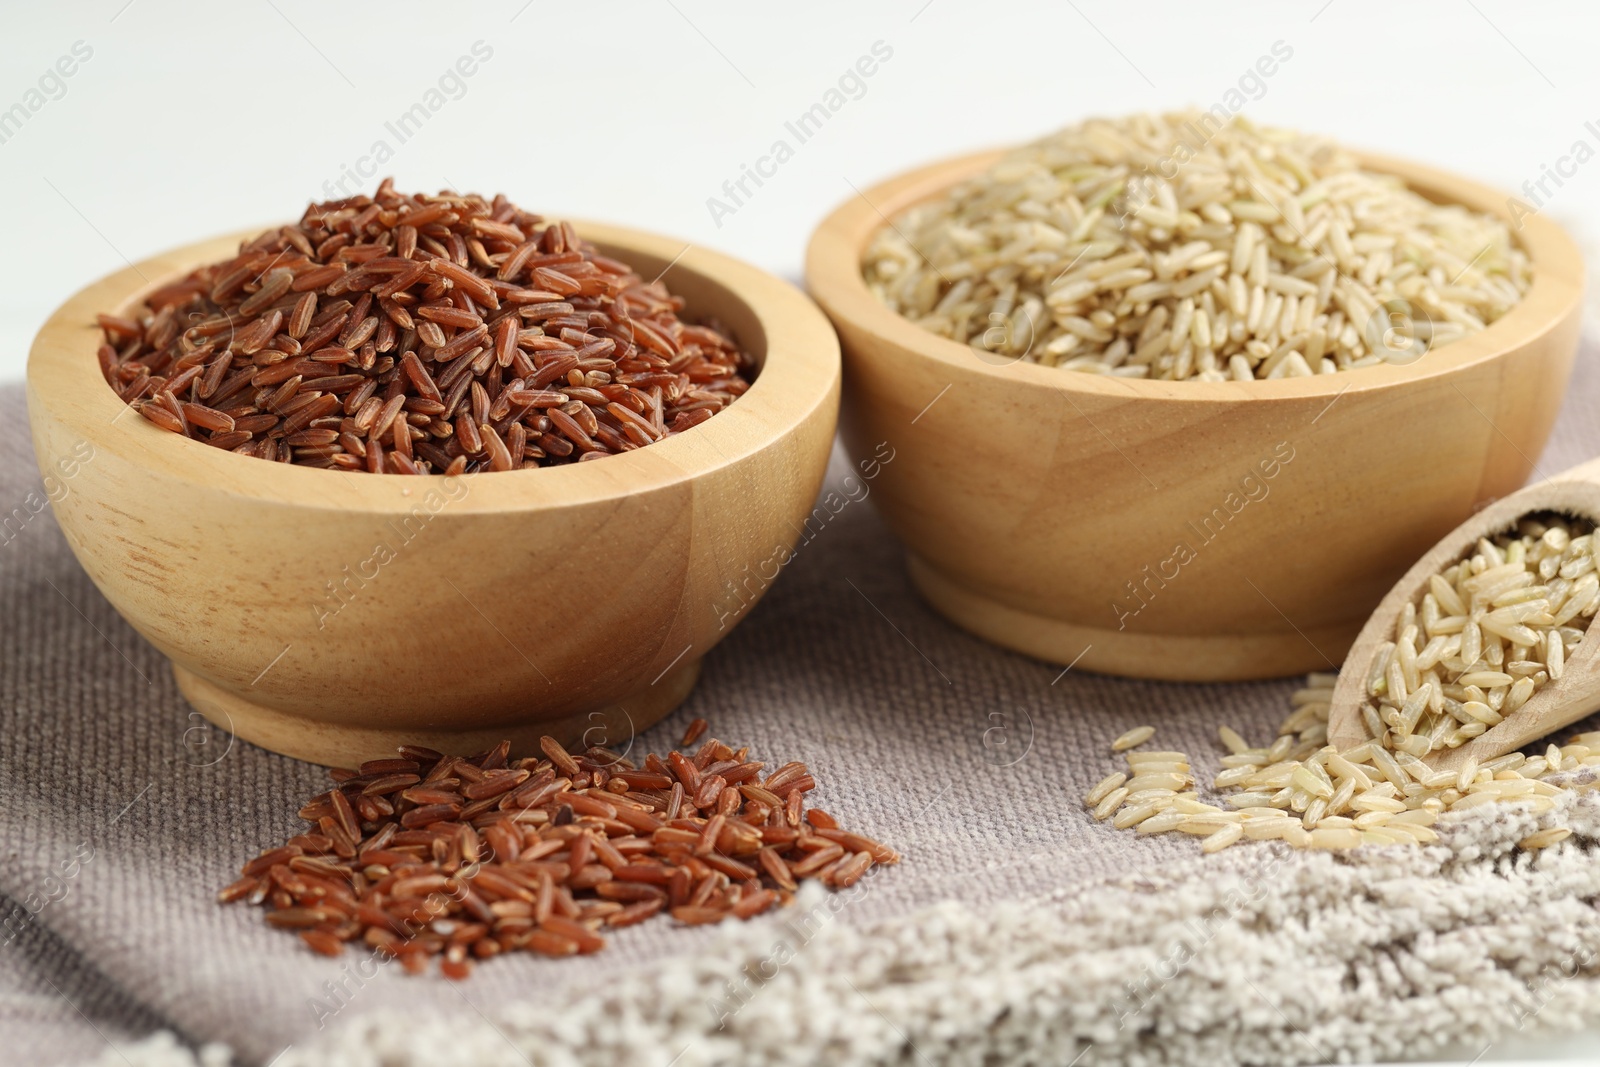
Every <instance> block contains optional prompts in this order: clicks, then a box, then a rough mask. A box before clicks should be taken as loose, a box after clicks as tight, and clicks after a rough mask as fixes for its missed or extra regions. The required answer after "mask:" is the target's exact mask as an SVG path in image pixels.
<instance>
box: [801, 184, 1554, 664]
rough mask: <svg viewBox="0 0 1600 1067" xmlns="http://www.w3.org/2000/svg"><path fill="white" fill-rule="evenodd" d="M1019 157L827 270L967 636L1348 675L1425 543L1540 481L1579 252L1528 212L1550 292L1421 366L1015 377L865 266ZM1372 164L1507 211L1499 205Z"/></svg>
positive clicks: (866, 387) (865, 422) (926, 564)
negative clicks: (866, 275)
mask: <svg viewBox="0 0 1600 1067" xmlns="http://www.w3.org/2000/svg"><path fill="white" fill-rule="evenodd" d="M996 158H998V153H984V154H981V155H976V156H969V157H965V158H961V159H955V160H951V161H947V162H943V163H938V164H935V165H932V166H929V167H925V168H922V169H920V170H916V171H913V172H911V173H908V174H905V175H903V176H901V177H898V178H895V179H893V180H891V181H887V182H884V183H883V184H881V185H878V186H875V187H873V188H871V189H869V190H867V191H866V192H865V193H863V194H862V195H860V196H857V197H855V198H854V199H852V200H851V201H849V202H848V203H846V204H844V205H843V206H842V207H840V208H839V209H837V210H836V211H835V212H834V213H833V214H832V215H830V216H829V217H828V218H827V219H826V220H825V221H824V222H823V223H822V225H821V226H820V227H819V228H818V229H817V231H816V232H815V234H814V235H813V236H812V239H811V244H810V248H809V250H808V254H807V261H806V280H807V284H808V286H809V287H810V290H811V292H812V295H813V296H814V297H815V298H816V299H817V301H818V303H820V304H821V305H822V307H823V309H824V310H825V311H827V313H828V314H829V316H830V317H831V318H832V319H833V322H834V325H835V327H836V328H837V329H838V331H839V335H840V340H841V342H842V344H843V346H844V355H845V402H844V408H843V415H842V430H843V436H844V440H845V443H846V445H847V446H848V447H849V449H850V450H851V452H852V453H853V454H854V455H856V456H857V457H861V456H864V455H866V454H867V453H870V452H871V451H872V450H873V448H874V447H875V445H876V444H877V443H878V442H880V441H884V440H887V441H889V442H890V443H892V444H893V446H894V447H895V449H896V450H897V458H896V460H895V462H894V463H893V464H891V465H888V466H886V467H885V468H884V471H883V474H882V477H881V478H880V479H879V480H878V482H877V483H876V484H875V486H874V491H873V499H874V500H876V501H877V502H878V506H879V509H880V511H881V512H882V514H883V515H884V517H885V519H886V520H887V521H888V523H889V525H890V527H891V528H892V529H893V530H894V532H895V534H896V535H897V536H898V537H899V538H900V539H901V541H903V542H904V543H905V546H906V549H907V553H908V557H909V560H910V571H911V576H912V579H913V580H914V581H915V582H916V584H917V586H918V588H919V589H920V590H921V592H922V593H923V595H924V596H925V597H926V598H927V600H928V601H929V602H930V603H931V604H933V606H934V607H936V608H937V609H939V610H940V611H941V612H943V613H944V614H945V615H946V616H948V617H949V618H950V619H951V620H952V621H953V622H955V623H956V624H957V625H960V626H963V627H965V628H967V629H968V630H971V631H972V632H974V633H976V634H978V635H980V636H982V637H985V638H987V639H989V640H991V641H994V642H996V643H998V644H1001V645H1004V646H1006V647H1008V648H1012V649H1016V650H1018V651H1021V652H1026V653H1028V654H1030V655H1034V656H1038V657H1041V658H1043V659H1047V660H1052V661H1054V662H1057V663H1063V664H1067V663H1077V665H1078V667H1079V668H1080V669H1087V670H1094V671H1103V672H1107V673H1112V674H1122V675H1129V676H1135V677H1148V678H1166V679H1180V680H1197V681H1218V680H1227V679H1249V678H1266V677H1275V676H1281V675H1288V674H1293V673H1297V672H1302V671H1306V670H1317V669H1323V670H1325V669H1328V668H1330V667H1336V666H1337V665H1338V664H1339V662H1340V661H1341V660H1342V658H1343V656H1344V653H1345V651H1346V649H1348V648H1349V646H1350V643H1351V641H1352V640H1353V639H1354V638H1355V635H1356V633H1357V631H1358V630H1359V629H1360V628H1361V624H1362V622H1363V621H1364V620H1365V618H1366V616H1367V614H1368V613H1369V612H1370V611H1371V609H1372V607H1373V606H1374V605H1375V604H1377V602H1378V601H1379V600H1380V599H1381V598H1382V596H1383V593H1384V591H1385V590H1387V589H1388V588H1389V586H1390V585H1392V584H1393V583H1394V580H1395V579H1396V578H1397V577H1398V576H1399V575H1400V574H1401V573H1403V572H1404V571H1405V569H1406V567H1408V566H1409V565H1410V564H1411V562H1412V561H1413V560H1415V559H1416V558H1417V556H1418V555H1419V554H1420V553H1421V552H1423V551H1424V550H1425V549H1426V548H1427V547H1428V546H1429V545H1431V544H1433V543H1434V541H1436V540H1437V539H1438V537H1439V536H1440V534H1441V533H1443V532H1444V531H1446V530H1448V529H1450V528H1451V527H1452V526H1454V525H1456V524H1457V523H1459V522H1461V520H1462V519H1464V518H1465V517H1466V516H1468V515H1470V514H1472V513H1473V511H1474V510H1476V509H1477V508H1480V507H1482V506H1483V505H1484V504H1485V503H1487V502H1488V501H1490V500H1493V499H1495V498H1496V497H1499V496H1503V495H1505V494H1506V493H1509V492H1512V491H1513V490H1515V489H1516V488H1517V487H1518V486H1520V485H1522V484H1523V482H1524V480H1525V479H1526V478H1527V476H1528V473H1529V470H1530V468H1531V466H1532V459H1531V457H1533V456H1537V455H1538V454H1539V452H1540V450H1541V449H1542V448H1543V446H1544V442H1545V439H1546V437H1547V436H1548V434H1549V432H1550V427H1551V425H1552V423H1553V421H1554V419H1555V415H1556V410H1557V408H1558V407H1559V406H1560V403H1561V398H1562V394H1563V391H1564V389H1565V386H1566V381H1567V377H1568V375H1569V372H1570V370H1571V366H1572V359H1573V354H1574V352H1575V350H1576V346H1577V340H1578V327H1579V309H1580V302H1581V298H1582V292H1583V267H1582V262H1581V259H1580V257H1579V255H1578V252H1577V249H1576V248H1575V247H1574V245H1573V244H1572V241H1571V240H1570V239H1569V238H1568V237H1567V235H1566V234H1565V233H1564V232H1562V230H1561V229H1560V228H1559V227H1558V226H1556V225H1555V224H1554V223H1551V222H1549V221H1547V220H1545V219H1544V218H1542V217H1537V216H1536V217H1533V218H1529V219H1526V220H1524V222H1523V225H1522V229H1521V230H1520V232H1519V234H1518V237H1519V239H1520V240H1521V242H1522V243H1523V245H1524V246H1525V247H1526V249H1527V251H1528V253H1529V255H1530V256H1531V258H1532V260H1533V264H1534V270H1535V272H1536V277H1535V281H1534V284H1533V286H1532V288H1531V290H1530V291H1529V293H1528V294H1527V296H1526V297H1525V298H1524V299H1523V300H1522V301H1521V302H1520V303H1519V304H1518V305H1517V306H1516V307H1515V308H1513V309H1512V310H1511V311H1510V312H1509V313H1508V314H1507V315H1505V316H1504V317H1503V318H1502V319H1500V320H1499V321H1497V322H1496V323H1494V324H1493V325H1492V326H1491V327H1490V328H1489V329H1487V330H1485V331H1484V332H1483V333H1481V334H1478V335H1476V336H1474V337H1470V338H1466V339H1464V340H1461V341H1457V342H1455V343H1453V344H1450V345H1447V346H1442V347H1441V348H1439V349H1438V350H1437V351H1433V352H1429V353H1427V354H1426V355H1424V356H1423V357H1422V358H1421V359H1420V360H1419V361H1417V362H1415V363H1413V364H1411V365H1410V366H1390V365H1385V366H1380V367H1373V368H1367V369H1363V370H1359V371H1352V372H1348V373H1342V374H1336V375H1327V376H1318V377H1315V378H1299V379H1287V380H1279V381H1258V382H1237V383H1236V382H1227V383H1212V382H1193V381H1188V382H1161V381H1138V380H1130V379H1122V378H1109V377H1100V376H1095V375H1089V374H1081V373H1074V372H1070V371H1063V370H1059V369H1056V368H1051V367H1044V366H1039V365H1037V364H1033V363H1027V362H1014V363H1010V364H1007V365H1003V366H1000V365H995V364H994V363H993V362H992V361H993V360H994V358H995V357H993V356H992V355H989V354H987V353H985V354H984V356H982V357H980V356H979V355H978V354H977V353H975V352H974V350H973V349H971V348H969V347H968V346H966V345H964V344H960V343H958V342H955V341H952V340H949V339H946V338H943V337H939V336H937V335H935V334H932V333H930V332H928V331H925V330H923V329H921V328H920V327H918V326H916V325H914V324H913V323H911V322H910V321H909V320H907V319H904V318H902V317H900V316H899V315H897V314H895V313H893V312H891V311H889V310H888V309H887V308H886V307H884V306H883V305H882V304H881V303H880V302H879V301H878V300H877V299H876V298H875V297H874V296H873V295H872V294H871V292H870V291H869V290H868V289H867V287H866V284H865V283H864V281H863V280H862V277H861V271H860V257H861V251H862V249H863V248H864V247H865V246H866V244H867V243H868V242H869V240H870V239H871V237H872V235H873V233H874V232H875V231H877V230H878V228H879V227H881V226H883V225H884V220H885V218H886V217H889V218H892V217H894V216H895V215H896V214H897V213H899V212H901V211H903V210H905V209H906V208H907V207H910V206H911V205H913V204H915V203H917V202H919V201H922V200H925V199H928V198H931V197H933V196H936V195H939V194H940V193H942V192H943V191H944V190H945V189H947V188H948V187H949V186H950V185H951V184H953V183H955V182H957V181H960V180H962V179H964V178H967V177H970V176H972V175H974V174H976V173H977V172H979V171H981V170H982V169H984V168H985V167H986V166H988V165H989V164H990V163H992V162H993V161H994V160H995V159H996ZM1364 159H1365V162H1366V163H1367V164H1368V165H1369V166H1371V167H1373V168H1374V169H1379V170H1385V171H1389V172H1392V173H1395V174H1399V175H1400V176H1402V177H1403V178H1405V179H1406V180H1407V182H1408V183H1410V184H1411V185H1412V186H1413V187H1414V188H1416V189H1418V190H1419V191H1421V192H1423V193H1424V194H1426V195H1429V196H1431V197H1434V198H1436V199H1440V200H1445V201H1455V202H1461V203H1466V204H1469V205H1471V206H1472V207H1475V208H1478V209H1480V210H1483V211H1487V212H1491V213H1494V214H1498V215H1501V216H1502V217H1504V216H1505V210H1504V196H1503V194H1499V193H1496V192H1495V191H1493V190H1491V189H1488V188H1485V187H1483V186H1480V185H1478V184H1476V183H1473V182H1469V181H1466V180H1464V179H1461V178H1456V177H1453V176H1450V175H1447V174H1443V173H1440V172H1438V171H1436V170H1432V169H1429V168H1426V167H1421V166H1418V165H1415V164H1411V163H1403V162H1400V161H1396V160H1391V159H1385V158H1381V157H1370V156H1369V157H1364ZM1286 457H1287V458H1286ZM1264 464H1265V466H1263V465H1264ZM1267 470H1271V471H1272V474H1271V476H1270V477H1268V476H1267V475H1266V473H1265V472H1266V471H1267Z"/></svg>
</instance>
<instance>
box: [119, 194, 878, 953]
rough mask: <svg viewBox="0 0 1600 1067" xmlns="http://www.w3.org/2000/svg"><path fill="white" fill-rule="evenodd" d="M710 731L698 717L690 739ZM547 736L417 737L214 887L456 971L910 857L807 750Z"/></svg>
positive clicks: (277, 915) (332, 942)
mask: <svg viewBox="0 0 1600 1067" xmlns="http://www.w3.org/2000/svg"><path fill="white" fill-rule="evenodd" d="M427 229H428V227H427V226H426V225H424V226H423V227H422V228H421V230H422V232H423V233H424V234H426V232H427ZM564 265H566V266H570V264H564ZM113 328H114V329H119V330H120V329H122V327H121V326H114V327H108V329H113ZM704 730H705V723H704V721H703V720H699V719H696V720H695V721H694V722H693V723H691V724H690V727H689V729H688V731H687V732H686V734H685V736H684V742H683V743H684V745H685V746H687V745H689V744H691V743H693V741H695V740H697V739H698V738H699V736H700V734H702V733H704ZM539 748H540V751H541V753H542V755H541V756H535V757H531V758H527V759H519V760H512V759H510V749H511V746H510V742H501V743H500V744H499V745H497V746H496V747H495V748H493V749H490V750H489V751H488V752H483V753H479V754H478V755H475V756H471V757H458V756H446V755H443V754H441V753H438V752H434V751H432V750H431V749H426V748H419V747H415V746H403V747H402V748H401V749H400V750H399V755H398V758H395V759H382V760H369V761H367V762H366V763H363V764H362V765H361V766H360V767H359V768H357V769H354V770H334V771H331V772H330V775H329V776H330V777H331V778H332V779H333V782H334V787H333V788H332V789H330V790H329V791H327V792H325V793H322V794H319V795H318V796H315V797H313V798H312V799H311V800H310V801H308V802H307V803H306V804H305V805H304V806H303V807H302V808H301V809H300V817H301V818H302V819H304V820H305V821H306V822H307V823H310V824H311V826H310V829H308V830H307V832H305V833H302V834H298V835H296V836H295V837H293V838H291V839H290V840H289V841H288V842H286V843H285V844H283V845H280V846H279V847H277V848H272V849H268V850H267V851H265V852H263V853H261V854H260V855H259V856H257V857H256V858H255V859H253V860H251V861H250V862H248V863H246V864H245V865H244V867H243V869H242V873H243V877H241V878H240V879H239V880H238V881H236V882H234V883H232V884H231V885H229V886H227V887H226V888H225V889H223V890H222V891H221V892H219V893H218V894H217V900H218V901H219V902H221V903H225V904H226V903H232V902H235V901H247V902H249V903H251V904H255V905H262V906H264V907H266V908H267V909H268V910H267V913H266V920H267V922H268V923H269V924H270V925H272V926H274V927H278V928H280V929H285V930H292V931H294V932H296V933H297V934H298V935H299V937H300V939H301V940H302V941H304V942H305V943H306V945H307V946H308V947H309V948H310V949H311V950H312V951H314V952H318V953H321V954H323V955H327V956H336V955H339V954H340V953H341V952H342V951H343V949H344V947H345V946H346V945H351V944H357V943H359V944H361V945H365V946H366V947H367V948H368V949H370V950H374V951H376V952H379V953H381V954H383V955H384V956H387V957H389V958H393V959H398V960H399V961H400V963H401V966H402V968H403V969H404V970H405V971H406V972H407V973H408V974H421V973H424V972H425V971H427V970H428V967H429V961H430V960H432V959H433V958H435V957H438V958H439V960H440V972H441V973H442V974H444V975H445V977H447V978H458V979H459V978H465V977H466V976H467V975H468V974H470V973H471V970H472V966H473V960H474V959H479V960H481V959H488V958H490V957H493V956H497V955H499V954H500V953H502V952H510V951H515V950H519V949H520V950H525V951H528V952H534V953H538V954H539V955H543V956H550V957H562V956H573V955H579V954H582V953H589V952H598V951H599V950H600V949H602V948H604V947H605V938H604V937H603V936H602V934H601V931H603V930H608V929H620V928H622V927H626V926H632V925H634V924H636V923H640V922H643V921H645V920H646V919H649V918H651V917H653V916H655V915H657V914H659V913H661V912H663V911H666V912H669V913H670V914H671V915H672V916H673V918H675V919H676V920H677V921H678V922H680V923H683V924H684V925H690V926H698V925H705V924H710V923H717V922H721V921H722V920H724V919H726V918H728V917H729V916H732V917H734V918H738V919H750V918H753V917H755V916H757V915H760V914H762V913H764V912H766V911H768V910H770V909H772V908H773V907H780V906H784V905H787V904H789V903H791V902H792V901H793V899H794V894H795V892H796V890H797V889H798V887H799V881H800V880H801V879H805V878H814V879H817V880H819V881H821V882H822V883H823V884H824V885H827V886H830V887H833V888H845V887H847V886H850V885H854V884H855V883H856V882H858V881H859V880H860V879H861V878H862V877H863V876H865V875H866V874H867V872H868V871H869V870H870V868H871V867H873V866H874V865H875V864H893V863H898V862H899V860H900V856H899V853H897V852H896V851H895V850H894V849H892V848H890V847H889V846H887V845H884V844H881V843H879V842H877V841H874V840H872V839H870V838H867V837H862V836H861V835H859V834H855V833H850V832H848V831H844V830H840V829H839V828H838V824H837V822H836V820H834V819H833V817H832V816H829V815H827V814H825V813H823V812H822V811H820V810H817V809H811V810H805V809H804V797H805V794H806V793H807V792H809V791H810V790H811V789H813V788H814V787H815V784H816V783H815V781H814V779H813V778H812V776H811V775H810V774H809V773H807V771H806V767H805V765H804V764H801V763H786V764H783V765H782V766H781V767H779V768H778V769H777V770H776V771H774V772H773V773H772V774H771V775H769V776H768V777H767V779H766V784H765V786H758V785H755V782H757V781H758V780H759V777H758V776H759V774H760V771H761V769H762V768H763V766H764V764H762V763H760V762H757V761H752V760H750V759H749V758H748V757H749V750H748V749H743V748H741V749H738V750H735V749H733V748H731V747H729V746H728V745H726V744H724V743H723V742H721V741H718V740H716V739H715V738H712V739H710V740H708V741H706V742H705V743H704V744H702V745H701V746H700V748H699V749H697V750H696V752H695V754H694V755H693V756H692V757H690V756H685V755H683V754H682V753H679V752H670V753H668V754H667V756H666V758H665V759H663V758H662V757H660V756H656V755H654V754H652V755H648V756H646V757H645V758H644V762H643V764H642V765H638V764H635V763H633V762H631V761H630V760H627V759H624V758H621V757H619V756H616V755H615V754H614V753H611V752H608V751H606V750H605V749H601V748H591V749H589V750H588V751H586V752H584V753H582V754H581V755H574V754H573V753H571V752H569V751H568V750H567V749H566V748H565V747H564V746H562V745H561V744H560V743H559V742H557V741H556V740H555V739H554V738H552V737H545V738H541V739H540V742H539ZM730 782H731V783H733V784H731V785H730ZM780 793H781V794H784V795H785V797H786V799H784V800H782V801H779V800H778V797H779V794H780Z"/></svg>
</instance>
